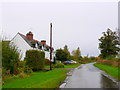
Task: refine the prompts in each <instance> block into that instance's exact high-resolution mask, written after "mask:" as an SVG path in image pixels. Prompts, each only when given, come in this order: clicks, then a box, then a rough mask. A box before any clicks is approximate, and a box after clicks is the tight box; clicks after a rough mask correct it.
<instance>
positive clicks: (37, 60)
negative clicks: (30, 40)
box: [25, 50, 45, 71]
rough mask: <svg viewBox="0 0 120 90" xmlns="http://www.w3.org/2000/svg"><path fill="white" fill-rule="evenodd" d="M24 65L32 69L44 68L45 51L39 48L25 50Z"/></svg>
mask: <svg viewBox="0 0 120 90" xmlns="http://www.w3.org/2000/svg"><path fill="white" fill-rule="evenodd" d="M25 60H26V65H27V66H28V67H30V68H32V70H33V71H38V70H42V69H43V68H44V61H45V53H44V52H43V51H39V50H28V51H26V57H25Z"/></svg>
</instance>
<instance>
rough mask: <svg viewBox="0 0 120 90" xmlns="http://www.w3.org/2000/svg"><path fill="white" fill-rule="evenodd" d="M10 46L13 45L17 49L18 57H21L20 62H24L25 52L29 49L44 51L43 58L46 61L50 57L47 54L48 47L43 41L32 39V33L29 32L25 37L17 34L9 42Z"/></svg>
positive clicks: (48, 53)
mask: <svg viewBox="0 0 120 90" xmlns="http://www.w3.org/2000/svg"><path fill="white" fill-rule="evenodd" d="M10 45H15V46H16V47H17V48H18V50H19V52H20V55H21V60H24V58H25V53H26V51H27V50H30V49H36V50H41V51H44V52H45V58H47V59H49V56H50V52H49V51H50V46H48V45H47V44H46V41H45V40H41V41H38V40H35V39H33V33H32V32H29V33H27V34H26V35H23V34H21V33H17V34H16V35H15V37H14V38H13V39H12V40H11V41H10ZM52 57H53V55H52ZM52 59H53V58H52ZM52 61H53V60H52Z"/></svg>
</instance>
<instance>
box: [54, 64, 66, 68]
mask: <svg viewBox="0 0 120 90" xmlns="http://www.w3.org/2000/svg"><path fill="white" fill-rule="evenodd" d="M55 68H64V64H63V63H57V64H56V65H55Z"/></svg>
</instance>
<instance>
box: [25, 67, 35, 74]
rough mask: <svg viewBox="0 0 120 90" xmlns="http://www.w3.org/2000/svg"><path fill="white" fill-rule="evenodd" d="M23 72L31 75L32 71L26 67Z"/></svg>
mask: <svg viewBox="0 0 120 90" xmlns="http://www.w3.org/2000/svg"><path fill="white" fill-rule="evenodd" d="M24 72H25V73H32V72H33V71H32V68H30V67H28V66H26V67H25V70H24Z"/></svg>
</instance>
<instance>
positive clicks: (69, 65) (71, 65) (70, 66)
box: [45, 64, 81, 68]
mask: <svg viewBox="0 0 120 90" xmlns="http://www.w3.org/2000/svg"><path fill="white" fill-rule="evenodd" d="M80 65H81V64H68V65H64V68H76V67H78V66H80ZM45 68H50V65H46V66H45ZM61 68H63V67H61Z"/></svg>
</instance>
